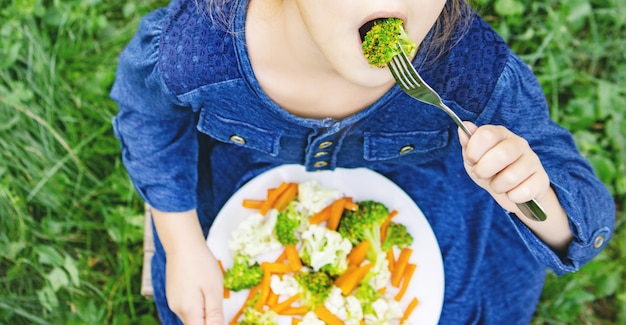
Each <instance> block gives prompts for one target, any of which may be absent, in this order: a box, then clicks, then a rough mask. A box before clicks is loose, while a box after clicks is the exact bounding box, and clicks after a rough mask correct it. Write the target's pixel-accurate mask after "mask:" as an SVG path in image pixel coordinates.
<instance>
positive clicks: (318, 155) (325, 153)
mask: <svg viewBox="0 0 626 325" xmlns="http://www.w3.org/2000/svg"><path fill="white" fill-rule="evenodd" d="M327 154H328V151H320V152H316V153H315V155H313V157H315V158H318V157H321V156H326V155H327Z"/></svg>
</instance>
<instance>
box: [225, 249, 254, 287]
mask: <svg viewBox="0 0 626 325" xmlns="http://www.w3.org/2000/svg"><path fill="white" fill-rule="evenodd" d="M262 278H263V269H261V265H260V264H259V263H258V262H256V261H254V262H252V263H251V261H250V258H248V257H247V256H244V255H237V256H235V259H234V261H233V266H232V267H231V268H230V269H228V270H226V273H225V274H224V287H225V288H227V289H229V290H232V291H241V290H243V289H249V288H252V287H254V286H255V285H258V284H259V283H261V279H262Z"/></svg>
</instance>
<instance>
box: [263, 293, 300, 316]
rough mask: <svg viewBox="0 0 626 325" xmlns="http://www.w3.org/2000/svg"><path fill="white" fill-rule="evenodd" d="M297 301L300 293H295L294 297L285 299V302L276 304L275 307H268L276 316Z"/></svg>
mask: <svg viewBox="0 0 626 325" xmlns="http://www.w3.org/2000/svg"><path fill="white" fill-rule="evenodd" d="M298 299H300V293H296V294H295V295H293V296H291V297H289V298H287V299H286V300H285V301H283V302H279V303H277V304H276V305H274V306H272V307H270V309H271V310H273V311H275V312H276V313H277V314H280V313H281V312H282V311H283V310H285V309H287V308H289V307H291V304H293V303H294V302H296V300H298Z"/></svg>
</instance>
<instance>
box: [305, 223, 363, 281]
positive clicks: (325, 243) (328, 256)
mask: <svg viewBox="0 0 626 325" xmlns="http://www.w3.org/2000/svg"><path fill="white" fill-rule="evenodd" d="M351 249H352V243H350V241H349V240H348V239H345V238H343V237H341V235H340V234H339V233H338V232H336V231H333V230H330V229H328V228H326V227H324V226H319V225H311V226H310V227H309V228H308V229H307V230H306V231H304V232H303V233H302V246H301V247H300V256H301V257H302V260H303V261H304V263H305V264H307V265H309V266H311V267H312V268H313V269H314V270H315V271H319V270H321V269H322V268H324V269H323V271H327V272H328V273H329V274H331V275H339V274H341V273H343V272H344V271H345V270H346V269H347V268H348V261H347V259H346V257H347V256H348V254H349V253H350V250H351Z"/></svg>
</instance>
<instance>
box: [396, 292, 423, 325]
mask: <svg viewBox="0 0 626 325" xmlns="http://www.w3.org/2000/svg"><path fill="white" fill-rule="evenodd" d="M418 303H419V300H417V298H415V297H414V298H413V299H411V302H409V305H408V306H406V309H405V310H404V314H403V315H402V318H401V319H400V324H402V323H403V322H406V321H407V320H408V319H409V317H411V313H412V312H413V310H414V309H415V307H417V304H418Z"/></svg>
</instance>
